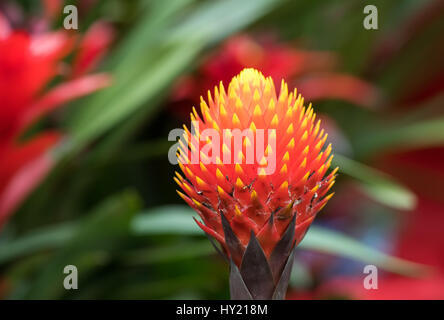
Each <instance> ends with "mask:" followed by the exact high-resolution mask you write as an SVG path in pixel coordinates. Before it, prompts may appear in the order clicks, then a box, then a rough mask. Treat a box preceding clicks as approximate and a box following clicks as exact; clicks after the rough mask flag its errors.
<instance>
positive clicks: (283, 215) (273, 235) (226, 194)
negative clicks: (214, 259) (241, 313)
mask: <svg viewBox="0 0 444 320" xmlns="http://www.w3.org/2000/svg"><path fill="white" fill-rule="evenodd" d="M201 113H202V118H201V117H200V116H199V115H198V113H197V112H196V110H195V109H193V113H192V114H191V120H192V121H193V125H192V128H191V131H190V130H188V129H187V128H186V130H185V133H184V139H183V140H184V141H185V142H184V143H182V144H181V146H180V148H179V152H178V160H179V164H180V167H181V169H182V171H183V175H184V176H183V175H181V174H179V173H176V174H177V177H175V180H176V182H177V183H178V184H179V186H180V187H181V188H182V189H183V191H184V193H182V192H180V191H179V195H180V196H181V197H182V198H183V199H184V200H185V201H186V202H187V203H188V204H189V205H190V206H191V207H193V208H194V209H195V210H196V211H197V213H198V214H199V216H200V217H201V219H202V221H203V223H201V222H197V223H198V224H199V226H200V227H201V228H202V229H203V230H204V231H205V232H206V233H207V234H208V235H210V236H211V237H213V238H215V239H216V240H217V241H218V242H219V243H220V244H221V245H222V247H223V249H224V251H225V253H226V254H227V256H229V257H230V258H232V259H233V261H234V262H235V263H236V265H238V266H239V265H240V263H241V260H242V256H243V253H244V252H245V249H246V247H247V245H248V243H249V241H250V238H251V233H253V234H254V235H255V237H257V240H258V242H259V244H260V246H261V247H262V249H263V252H264V254H265V256H266V257H267V258H269V257H270V255H271V254H272V252H273V249H274V248H275V246H276V244H277V243H278V242H279V241H280V240H281V239H282V238H283V236H284V233H285V232H286V230H287V229H288V226H291V227H292V228H294V238H293V240H292V244H291V246H293V244H295V243H298V242H299V241H300V240H301V239H302V238H303V236H304V234H305V232H306V230H307V228H308V227H309V226H310V224H311V222H312V221H313V219H314V217H315V215H316V213H317V212H318V211H319V210H320V209H321V208H322V207H323V206H324V205H325V203H326V202H327V201H328V199H329V198H330V197H331V194H330V195H327V192H328V190H329V189H330V188H331V186H332V185H333V184H334V178H335V173H336V169H335V170H334V171H332V172H331V173H329V174H328V175H327V170H328V169H329V167H330V164H331V161H332V155H331V145H328V146H325V144H326V139H327V134H326V133H325V132H324V130H323V129H322V128H321V127H320V121H316V114H315V113H314V112H313V109H312V107H311V105H309V106H308V107H305V106H304V98H302V96H301V95H300V94H297V92H296V90H294V91H293V92H290V93H289V92H288V87H287V84H286V83H285V82H284V81H283V80H282V83H281V87H280V92H279V94H277V92H276V90H275V85H274V82H273V80H272V78H271V77H269V78H265V77H264V76H263V75H262V73H260V72H259V71H257V70H255V69H244V70H243V71H242V72H241V73H240V74H239V75H237V76H235V77H234V78H233V79H232V80H231V82H230V84H229V86H228V89H227V90H225V88H224V86H223V84H222V83H220V85H219V87H216V88H215V91H214V96H212V95H211V93H208V103H207V102H205V101H204V99H203V98H202V101H201ZM236 129H240V130H239V131H241V132H242V133H244V134H243V135H241V136H240V139H241V140H240V141H241V144H240V147H238V148H237V149H236V139H237V138H239V134H238V133H239V131H236ZM259 130H266V131H267V134H257V133H258V132H259ZM208 131H209V132H210V133H212V134H208ZM236 132H237V136H236ZM215 133H218V134H219V138H218V137H216V135H215ZM251 150H254V152H250V151H251ZM249 152H250V153H249ZM251 153H254V154H253V157H254V159H253V161H250V162H249V161H248V158H249V156H251ZM250 160H251V159H250ZM272 162H274V163H273V164H271V163H272ZM270 168H271V169H270ZM267 169H270V170H268V171H267ZM292 222H294V224H292ZM227 223H228V224H229V227H230V229H231V230H232V231H233V232H234V235H235V237H236V238H237V239H238V241H239V245H238V248H237V252H235V253H233V250H230V244H228V243H227V241H229V239H227V234H226V232H227V226H228V225H227ZM230 232H231V231H230Z"/></svg>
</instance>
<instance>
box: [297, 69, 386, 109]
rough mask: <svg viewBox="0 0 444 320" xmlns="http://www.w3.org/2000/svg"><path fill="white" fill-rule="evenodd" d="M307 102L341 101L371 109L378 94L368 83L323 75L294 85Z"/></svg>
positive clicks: (349, 77)
mask: <svg viewBox="0 0 444 320" xmlns="http://www.w3.org/2000/svg"><path fill="white" fill-rule="evenodd" d="M296 87H297V88H298V92H301V93H302V94H303V95H304V98H305V99H306V100H307V101H313V100H319V99H343V100H345V101H349V102H351V103H354V104H356V105H359V106H363V107H372V106H373V105H374V103H375V102H377V101H378V99H379V92H378V91H377V89H376V88H375V87H374V86H372V85H370V84H369V83H367V82H365V81H362V80H360V79H358V78H355V77H353V76H350V75H345V74H337V73H325V74H319V75H316V76H310V77H309V78H306V79H305V80H301V81H298V83H297V84H296Z"/></svg>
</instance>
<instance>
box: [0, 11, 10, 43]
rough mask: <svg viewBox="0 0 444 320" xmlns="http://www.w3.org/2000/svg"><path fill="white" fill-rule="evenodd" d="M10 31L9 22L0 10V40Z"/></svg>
mask: <svg viewBox="0 0 444 320" xmlns="http://www.w3.org/2000/svg"><path fill="white" fill-rule="evenodd" d="M10 32H11V28H10V26H9V22H8V20H7V19H6V17H5V16H4V15H2V14H1V12H0V40H1V39H5V38H6V37H7V36H8V35H9V33H10Z"/></svg>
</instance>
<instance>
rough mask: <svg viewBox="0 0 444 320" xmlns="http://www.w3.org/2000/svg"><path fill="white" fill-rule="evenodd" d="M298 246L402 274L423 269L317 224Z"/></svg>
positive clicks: (421, 266) (413, 272) (411, 273)
mask: <svg viewBox="0 0 444 320" xmlns="http://www.w3.org/2000/svg"><path fill="white" fill-rule="evenodd" d="M299 247H301V248H304V249H308V250H313V251H318V252H322V253H328V254H332V255H337V256H342V257H346V258H350V259H353V260H358V261H362V262H364V263H369V264H374V265H376V266H378V267H381V268H383V269H385V270H387V271H391V272H396V273H400V274H403V275H414V274H416V273H418V272H420V271H424V270H425V267H424V266H423V265H420V264H416V263H413V262H409V261H406V260H403V259H399V258H395V257H393V256H390V255H388V254H385V253H383V252H380V251H378V250H375V249H373V248H371V247H369V246H367V245H365V244H362V243H360V242H359V241H356V240H354V239H352V238H350V237H348V236H346V235H344V234H341V233H339V232H336V231H333V230H329V229H326V228H322V227H318V226H312V227H311V228H310V230H309V231H308V232H307V235H306V236H305V238H304V239H303V240H302V242H301V243H300V244H299Z"/></svg>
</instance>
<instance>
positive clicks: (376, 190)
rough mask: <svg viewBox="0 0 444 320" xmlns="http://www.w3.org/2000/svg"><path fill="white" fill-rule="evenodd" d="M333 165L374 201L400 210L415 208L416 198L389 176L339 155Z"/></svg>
mask: <svg viewBox="0 0 444 320" xmlns="http://www.w3.org/2000/svg"><path fill="white" fill-rule="evenodd" d="M333 164H334V165H335V166H338V167H339V170H340V172H342V173H345V174H346V175H348V176H350V177H352V178H355V179H356V180H358V181H359V182H360V185H359V186H360V187H361V189H362V190H363V191H364V192H365V193H366V194H367V195H368V196H370V197H371V198H372V199H374V200H375V201H377V202H379V203H382V204H385V205H387V206H389V207H392V208H395V209H400V210H411V209H413V208H415V206H416V196H415V195H414V194H413V193H412V192H411V191H410V190H409V189H407V188H406V187H404V186H403V185H401V184H400V183H398V182H396V181H395V180H394V179H393V178H391V177H390V176H388V175H386V174H384V173H382V172H380V171H378V170H376V169H373V168H371V167H368V166H366V165H364V164H361V163H359V162H357V161H354V160H351V159H349V158H346V157H344V156H342V155H339V154H335V156H334V158H333Z"/></svg>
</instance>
